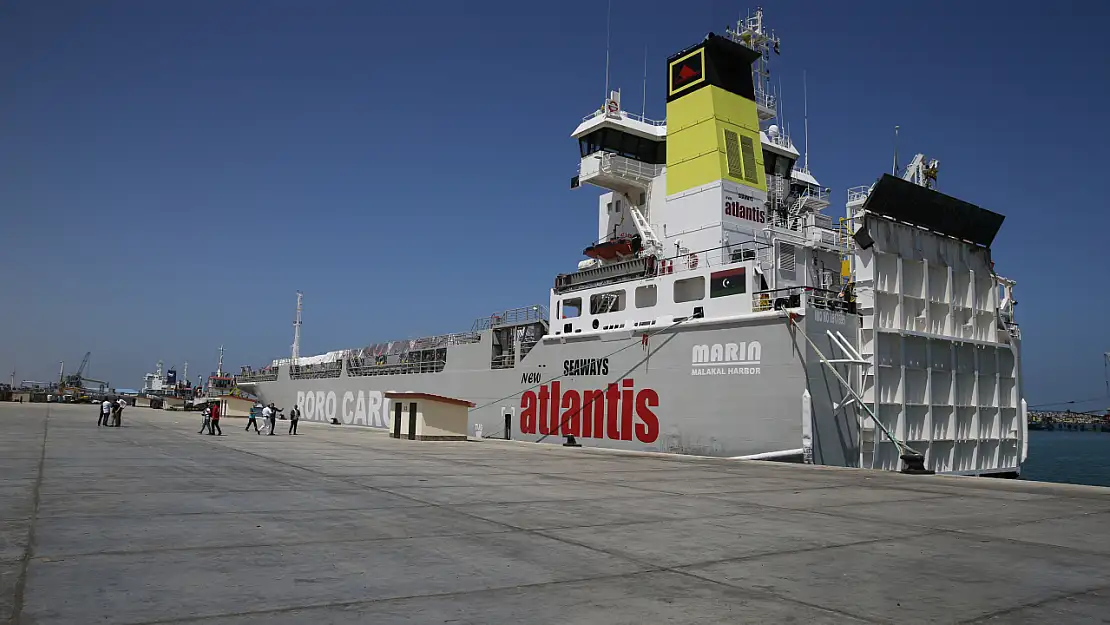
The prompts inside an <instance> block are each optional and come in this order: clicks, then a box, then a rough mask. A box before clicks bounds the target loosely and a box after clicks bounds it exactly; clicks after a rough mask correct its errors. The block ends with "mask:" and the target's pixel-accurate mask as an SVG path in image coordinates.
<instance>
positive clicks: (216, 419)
mask: <svg viewBox="0 0 1110 625" xmlns="http://www.w3.org/2000/svg"><path fill="white" fill-rule="evenodd" d="M211 419H212V421H211V425H209V426H208V433H209V434H216V433H217V432H218V433H219V435H220V436H223V435H224V431H223V430H221V429H220V402H218V401H217V402H216V403H214V404H212V417H211Z"/></svg>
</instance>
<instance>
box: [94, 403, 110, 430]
mask: <svg viewBox="0 0 1110 625" xmlns="http://www.w3.org/2000/svg"><path fill="white" fill-rule="evenodd" d="M111 416H112V402H110V401H108V398H107V397H105V398H104V401H102V402H100V419H98V420H97V422H96V427H100V426H101V425H105V426H106V425H108V419H109V418H110V417H111Z"/></svg>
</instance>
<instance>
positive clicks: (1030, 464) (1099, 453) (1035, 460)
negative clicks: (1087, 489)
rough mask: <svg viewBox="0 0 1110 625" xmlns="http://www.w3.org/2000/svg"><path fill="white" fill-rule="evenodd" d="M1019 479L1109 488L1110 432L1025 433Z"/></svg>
mask: <svg viewBox="0 0 1110 625" xmlns="http://www.w3.org/2000/svg"><path fill="white" fill-rule="evenodd" d="M1021 477H1022V478H1023V479H1027V480H1037V481H1040V482H1067V483H1069V484H1091V485H1093V486H1110V432H1066V431H1064V432H1054V431H1045V430H1034V431H1032V432H1029V459H1028V460H1026V462H1025V465H1024V466H1023V467H1022V468H1021Z"/></svg>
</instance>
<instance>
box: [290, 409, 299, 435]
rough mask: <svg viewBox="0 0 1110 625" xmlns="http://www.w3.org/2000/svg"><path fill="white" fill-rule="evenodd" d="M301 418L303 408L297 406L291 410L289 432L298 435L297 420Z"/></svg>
mask: <svg viewBox="0 0 1110 625" xmlns="http://www.w3.org/2000/svg"><path fill="white" fill-rule="evenodd" d="M300 418H301V410H300V408H297V407H296V406H293V409H292V410H290V411H289V433H290V434H291V435H293V436H296V435H297V421H298V420H300Z"/></svg>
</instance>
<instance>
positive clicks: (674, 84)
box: [667, 49, 705, 96]
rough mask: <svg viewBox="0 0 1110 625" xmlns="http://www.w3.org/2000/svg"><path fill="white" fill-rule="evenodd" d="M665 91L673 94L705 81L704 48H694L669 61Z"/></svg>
mask: <svg viewBox="0 0 1110 625" xmlns="http://www.w3.org/2000/svg"><path fill="white" fill-rule="evenodd" d="M668 74H669V78H670V84H669V85H668V89H667V93H668V95H670V96H675V95H677V94H679V93H680V92H682V91H685V90H687V89H690V88H692V87H693V86H694V85H697V84H701V83H702V82H704V81H705V50H702V49H698V50H694V51H693V52H691V53H690V54H687V55H685V56H682V57H679V58H677V59H675V60H673V61H671V63H670V71H669V72H668Z"/></svg>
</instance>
